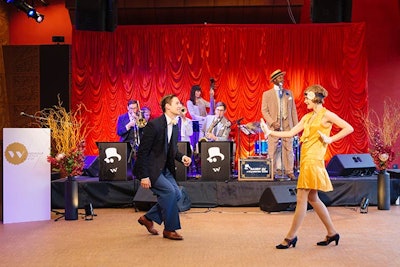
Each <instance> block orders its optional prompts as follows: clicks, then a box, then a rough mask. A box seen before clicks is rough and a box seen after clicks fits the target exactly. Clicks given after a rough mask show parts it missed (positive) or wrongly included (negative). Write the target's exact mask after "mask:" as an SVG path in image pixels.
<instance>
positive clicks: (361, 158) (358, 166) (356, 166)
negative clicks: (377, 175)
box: [326, 154, 375, 176]
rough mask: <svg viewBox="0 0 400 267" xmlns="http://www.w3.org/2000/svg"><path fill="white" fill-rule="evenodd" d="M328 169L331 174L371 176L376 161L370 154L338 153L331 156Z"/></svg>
mask: <svg viewBox="0 0 400 267" xmlns="http://www.w3.org/2000/svg"><path fill="white" fill-rule="evenodd" d="M326 170H327V171H328V173H329V175H331V176H371V175H372V174H374V172H375V163H374V161H373V159H372V157H371V155H370V154H338V155H335V156H333V157H332V158H331V160H330V161H329V163H328V165H327V166H326Z"/></svg>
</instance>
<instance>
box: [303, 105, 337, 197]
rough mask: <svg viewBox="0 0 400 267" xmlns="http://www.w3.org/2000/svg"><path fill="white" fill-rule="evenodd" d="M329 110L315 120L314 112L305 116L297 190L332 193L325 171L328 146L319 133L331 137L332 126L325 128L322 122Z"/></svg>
mask: <svg viewBox="0 0 400 267" xmlns="http://www.w3.org/2000/svg"><path fill="white" fill-rule="evenodd" d="M326 111H327V109H326V108H323V109H321V110H320V111H319V112H318V113H317V114H316V116H314V118H313V117H312V115H313V113H314V112H310V113H308V114H306V115H305V120H304V130H303V134H302V136H301V138H300V141H301V143H302V145H301V154H300V155H301V158H300V174H299V177H298V181H297V188H303V189H316V190H320V191H324V192H328V191H332V190H333V187H332V183H331V180H330V178H329V175H328V172H327V171H326V169H325V161H324V157H325V153H326V149H327V144H325V143H324V142H323V141H322V138H321V137H320V135H319V133H318V131H321V132H322V133H324V134H325V135H327V136H329V135H330V132H331V128H332V125H330V126H329V127H324V126H323V125H322V124H321V122H322V118H323V117H324V115H325V113H326Z"/></svg>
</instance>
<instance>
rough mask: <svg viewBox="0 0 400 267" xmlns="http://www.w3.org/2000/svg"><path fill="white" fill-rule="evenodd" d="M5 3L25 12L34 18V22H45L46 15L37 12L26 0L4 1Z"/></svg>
mask: <svg viewBox="0 0 400 267" xmlns="http://www.w3.org/2000/svg"><path fill="white" fill-rule="evenodd" d="M4 1H5V2H6V3H7V4H13V5H14V6H15V7H16V8H18V9H19V10H22V11H24V12H25V13H26V15H27V16H28V17H29V18H33V19H34V20H36V22H37V23H40V22H42V21H43V20H44V15H42V14H40V13H39V12H37V11H36V9H35V8H34V7H33V6H31V5H29V4H28V3H26V2H25V1H24V0H4ZM42 3H43V2H42ZM43 5H44V4H43Z"/></svg>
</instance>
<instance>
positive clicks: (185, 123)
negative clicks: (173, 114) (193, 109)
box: [178, 107, 193, 150]
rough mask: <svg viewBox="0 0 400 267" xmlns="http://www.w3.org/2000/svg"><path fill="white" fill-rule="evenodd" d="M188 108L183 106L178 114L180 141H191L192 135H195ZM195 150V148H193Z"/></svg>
mask: <svg viewBox="0 0 400 267" xmlns="http://www.w3.org/2000/svg"><path fill="white" fill-rule="evenodd" d="M186 114H187V109H186V108H185V107H182V110H181V112H180V114H179V116H178V126H179V136H178V141H186V142H190V137H191V136H192V135H193V122H192V120H191V119H189V118H188V117H186ZM192 150H193V148H192Z"/></svg>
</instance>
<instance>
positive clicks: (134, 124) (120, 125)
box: [117, 100, 140, 170]
mask: <svg viewBox="0 0 400 267" xmlns="http://www.w3.org/2000/svg"><path fill="white" fill-rule="evenodd" d="M127 110H128V112H127V113H124V114H122V115H121V116H119V117H118V122H117V134H118V135H119V137H120V139H119V141H120V142H127V143H129V145H128V149H127V150H128V154H127V155H128V168H129V169H130V170H131V169H132V167H133V164H134V154H135V153H136V151H137V149H138V147H139V144H140V133H139V126H138V122H139V116H138V114H139V104H138V101H137V100H129V101H128V105H127Z"/></svg>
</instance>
